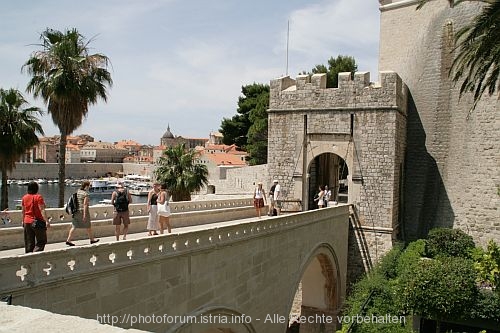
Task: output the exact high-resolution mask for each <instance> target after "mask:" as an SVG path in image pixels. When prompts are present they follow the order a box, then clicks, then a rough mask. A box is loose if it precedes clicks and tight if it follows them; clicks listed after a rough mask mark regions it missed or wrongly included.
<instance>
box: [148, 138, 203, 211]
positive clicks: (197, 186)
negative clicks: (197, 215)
mask: <svg viewBox="0 0 500 333" xmlns="http://www.w3.org/2000/svg"><path fill="white" fill-rule="evenodd" d="M196 155H197V152H196V151H195V150H192V149H186V146H185V145H184V144H180V145H177V146H175V147H169V148H167V149H165V150H164V151H163V154H162V156H161V157H160V159H159V160H158V167H157V168H156V170H155V172H154V174H155V177H156V179H157V180H158V181H159V182H161V183H164V184H167V188H168V190H169V191H170V193H171V194H172V199H173V200H174V201H190V200H191V192H194V191H199V190H201V188H202V187H203V185H208V169H207V166H206V165H203V164H198V163H196V159H197V156H196Z"/></svg>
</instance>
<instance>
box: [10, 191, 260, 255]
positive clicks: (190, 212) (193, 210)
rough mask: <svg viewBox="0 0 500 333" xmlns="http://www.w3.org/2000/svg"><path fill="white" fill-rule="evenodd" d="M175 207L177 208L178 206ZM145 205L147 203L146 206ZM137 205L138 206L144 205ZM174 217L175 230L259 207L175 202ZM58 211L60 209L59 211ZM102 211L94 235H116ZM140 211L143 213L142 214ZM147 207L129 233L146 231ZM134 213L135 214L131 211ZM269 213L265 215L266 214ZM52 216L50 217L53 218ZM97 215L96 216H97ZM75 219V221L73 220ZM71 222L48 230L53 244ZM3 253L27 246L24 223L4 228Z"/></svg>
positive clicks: (107, 210)
mask: <svg viewBox="0 0 500 333" xmlns="http://www.w3.org/2000/svg"><path fill="white" fill-rule="evenodd" d="M174 204H175V205H174ZM142 205H144V206H145V204H142ZM142 205H141V204H136V206H139V207H140V206H142ZM171 209H172V215H171V217H170V225H171V227H172V228H179V227H188V226H194V225H200V224H209V223H214V222H222V221H230V220H236V219H243V218H249V217H254V216H255V208H254V207H253V201H252V200H251V199H235V200H219V201H198V202H176V203H172V208H171ZM56 210H58V209H56ZM95 210H98V212H97V216H99V217H102V218H101V219H93V220H92V231H93V233H94V236H95V237H97V238H99V237H108V236H113V235H114V232H115V226H114V225H113V224H112V216H113V209H112V206H109V207H98V208H97V207H92V212H91V215H92V213H95ZM139 211H140V212H141V213H139ZM145 211H146V209H145V207H140V208H139V209H138V207H135V209H134V210H133V212H134V214H131V218H130V220H131V223H130V225H129V231H128V232H129V233H138V232H145V231H146V225H147V221H148V215H144V214H143V212H145ZM131 213H132V211H131ZM264 214H265V213H264ZM49 216H50V215H49ZM94 216H95V214H94ZM69 220H71V218H69ZM70 227H71V222H68V220H66V222H63V221H59V222H57V223H52V224H51V227H50V229H49V231H48V241H49V243H59V242H64V241H66V239H67V237H68V231H69V229H70ZM0 239H1V240H2V241H1V242H0V251H1V250H8V249H15V248H22V247H24V238H23V228H22V226H20V224H18V223H16V225H12V226H10V227H4V228H0ZM74 239H75V240H80V239H87V235H86V234H85V233H83V232H77V233H75V236H74Z"/></svg>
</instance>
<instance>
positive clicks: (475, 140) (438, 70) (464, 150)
mask: <svg viewBox="0 0 500 333" xmlns="http://www.w3.org/2000/svg"><path fill="white" fill-rule="evenodd" d="M380 2H381V26H380V29H381V33H380V59H379V69H380V70H393V71H396V72H397V73H398V74H399V75H400V76H401V78H402V79H403V81H404V82H405V83H406V84H407V86H408V89H409V92H410V96H411V98H410V99H409V104H408V125H407V126H408V132H407V149H406V151H407V154H406V161H405V179H404V185H405V186H404V187H405V190H404V228H403V230H402V232H403V233H404V235H405V237H406V238H407V239H409V240H411V239H415V238H418V237H422V236H425V234H426V233H427V232H428V230H429V229H430V228H432V227H436V226H447V227H456V228H460V229H462V230H464V231H465V232H467V233H469V234H470V235H472V236H473V237H474V239H475V240H476V241H478V242H479V243H481V244H483V245H485V244H486V243H487V242H488V240H489V239H496V241H497V242H498V241H500V210H499V209H498V207H500V196H499V188H500V128H499V126H500V112H498V110H500V101H499V99H498V98H497V96H492V97H488V96H486V95H485V96H483V100H482V101H481V102H480V103H479V104H478V106H477V108H476V110H475V111H473V112H472V113H471V114H470V115H469V116H468V112H469V110H470V107H471V105H472V99H471V96H470V95H466V96H463V97H462V98H461V99H459V93H458V92H459V87H460V85H459V84H458V85H456V86H455V85H454V84H453V82H451V80H450V79H449V76H448V72H449V68H450V66H451V63H452V61H453V58H454V56H455V54H454V53H453V48H454V42H453V35H454V33H455V32H456V31H458V30H459V29H460V28H461V27H463V26H464V24H466V23H468V22H470V21H471V19H472V17H473V16H474V15H476V14H478V13H479V12H480V9H481V4H479V3H478V2H463V3H461V4H460V5H458V6H455V7H454V8H450V7H449V4H448V2H447V1H438V0H435V1H430V2H429V3H427V4H426V5H425V6H424V7H423V8H422V9H420V10H418V11H416V10H415V8H416V6H417V2H418V1H398V0H392V1H391V0H381V1H380Z"/></svg>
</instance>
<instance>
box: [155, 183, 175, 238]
mask: <svg viewBox="0 0 500 333" xmlns="http://www.w3.org/2000/svg"><path fill="white" fill-rule="evenodd" d="M169 201H170V195H169V194H168V193H167V184H161V188H160V194H159V195H158V200H157V204H158V215H159V219H158V221H159V222H160V234H163V230H164V229H165V225H166V226H167V232H168V233H169V234H170V233H171V232H172V228H171V227H170V203H169Z"/></svg>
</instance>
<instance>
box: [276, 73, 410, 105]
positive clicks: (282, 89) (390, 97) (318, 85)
mask: <svg viewBox="0 0 500 333" xmlns="http://www.w3.org/2000/svg"><path fill="white" fill-rule="evenodd" d="M338 78H339V80H338V82H339V84H338V88H326V74H314V75H312V76H309V75H298V76H297V78H296V79H295V80H293V79H291V78H290V77H288V76H287V77H282V78H278V79H275V80H271V83H270V87H271V90H270V103H269V111H270V112H280V111H286V110H300V109H304V110H325V109H346V108H357V109H364V108H365V109H375V108H376V109H384V108H397V109H399V110H400V111H401V112H404V111H405V110H406V101H407V90H406V86H405V84H404V83H403V82H402V80H401V78H400V77H399V75H398V74H397V73H395V72H391V71H384V72H380V82H379V83H372V82H370V73H369V72H357V73H355V74H354V78H351V73H340V74H339V76H338Z"/></svg>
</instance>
